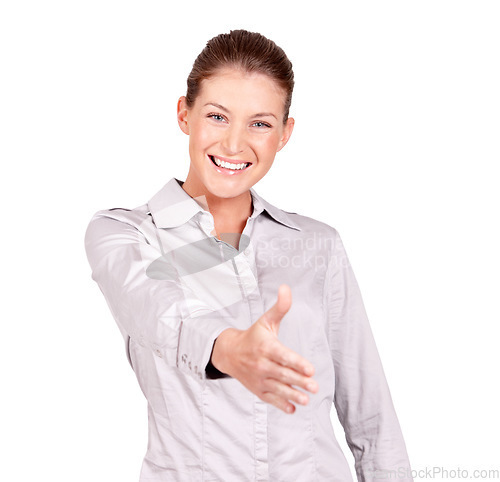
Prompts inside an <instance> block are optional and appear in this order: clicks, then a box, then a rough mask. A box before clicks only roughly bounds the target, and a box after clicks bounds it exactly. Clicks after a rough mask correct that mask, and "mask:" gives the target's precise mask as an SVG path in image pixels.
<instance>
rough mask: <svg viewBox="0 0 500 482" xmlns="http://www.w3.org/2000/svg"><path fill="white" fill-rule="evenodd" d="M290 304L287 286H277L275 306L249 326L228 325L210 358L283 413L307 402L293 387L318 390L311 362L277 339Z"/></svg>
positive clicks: (314, 391)
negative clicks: (246, 327)
mask: <svg viewBox="0 0 500 482" xmlns="http://www.w3.org/2000/svg"><path fill="white" fill-rule="evenodd" d="M291 306H292V293H291V291H290V287H289V286H288V285H281V286H280V287H279V290H278V300H277V301H276V303H275V305H274V306H272V307H271V308H270V309H269V310H268V311H266V313H264V314H263V315H262V316H261V317H260V318H259V319H258V320H257V321H256V322H255V323H254V324H253V325H252V326H251V327H250V328H248V329H247V330H237V329H236V328H228V329H227V330H224V331H223V332H222V333H221V334H220V335H219V336H218V338H217V340H216V341H215V344H214V349H213V352H212V359H211V361H212V364H213V365H214V366H215V368H217V369H218V370H219V371H221V372H223V373H226V374H227V375H229V376H231V377H233V378H236V380H239V381H240V382H241V383H242V384H243V385H244V386H245V387H246V388H248V390H250V391H251V392H252V393H254V394H255V395H257V396H258V397H259V398H260V399H261V400H264V401H265V402H267V403H270V404H271V405H274V406H275V407H277V408H279V409H281V410H283V411H284V412H286V413H293V412H294V411H295V405H293V403H291V402H295V403H299V404H301V405H306V404H307V403H308V401H309V397H308V396H307V394H305V393H304V392H303V391H301V390H298V389H297V388H296V387H299V388H302V389H303V390H307V391H309V392H311V393H316V392H317V391H318V384H317V383H316V381H315V380H313V379H312V375H313V374H314V367H313V366H312V364H311V363H310V362H309V361H307V360H306V359H305V358H303V357H301V356H300V355H299V354H297V353H295V352H294V351H293V350H290V349H289V348H287V347H286V346H284V345H283V344H282V343H280V341H279V340H278V330H279V326H280V322H281V320H282V318H283V317H284V316H285V314H286V313H287V311H288V310H289V309H290V307H291Z"/></svg>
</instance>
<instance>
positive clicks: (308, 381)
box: [269, 342, 318, 393]
mask: <svg viewBox="0 0 500 482" xmlns="http://www.w3.org/2000/svg"><path fill="white" fill-rule="evenodd" d="M269 359H270V361H272V362H273V364H272V365H271V366H272V369H273V371H272V372H271V373H270V376H271V377H272V378H275V379H277V380H279V381H281V382H283V383H286V384H288V385H297V386H299V387H301V388H303V389H304V390H307V391H309V392H313V393H316V391H317V385H318V384H317V383H316V382H315V381H314V380H313V379H312V378H311V376H312V375H313V374H314V366H313V365H312V364H311V363H310V362H309V361H308V360H306V359H305V358H303V357H302V356H300V355H299V354H298V353H296V352H294V351H293V350H290V348H287V347H286V346H284V345H282V344H281V343H279V342H277V343H276V344H275V346H274V347H273V349H272V350H271V351H270V353H269Z"/></svg>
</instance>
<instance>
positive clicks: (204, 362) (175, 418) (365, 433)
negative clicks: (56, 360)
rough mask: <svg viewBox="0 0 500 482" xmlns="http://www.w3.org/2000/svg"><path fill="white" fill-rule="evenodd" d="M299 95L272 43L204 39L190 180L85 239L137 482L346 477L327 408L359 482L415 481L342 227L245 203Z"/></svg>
mask: <svg viewBox="0 0 500 482" xmlns="http://www.w3.org/2000/svg"><path fill="white" fill-rule="evenodd" d="M293 84H294V80H293V71H292V65H291V63H290V61H289V60H288V58H287V57H286V55H285V53H284V52H283V50H281V49H280V48H279V47H278V46H276V45H275V44H274V42H272V41H270V40H268V39H267V38H265V37H263V36H262V35H260V34H257V33H250V32H247V31H244V30H236V31H232V32H231V33H230V34H222V35H219V36H217V37H215V38H213V39H212V40H210V41H209V42H208V43H207V46H206V47H205V49H204V50H203V51H202V52H201V54H200V55H199V56H198V58H197V59H196V61H195V63H194V66H193V69H192V71H191V73H190V75H189V78H188V89H187V94H186V96H183V97H181V98H180V99H179V102H178V108H177V117H178V122H179V126H180V128H181V130H182V131H183V132H184V133H186V134H187V135H189V155H190V160H191V163H190V167H189V172H188V175H187V178H186V181H185V182H181V181H179V180H177V179H175V178H173V179H171V180H170V181H169V182H168V183H167V184H166V185H165V186H164V187H163V188H162V189H161V190H160V191H159V192H158V193H157V194H156V195H155V196H153V198H152V199H151V200H150V201H149V202H148V203H146V204H144V205H143V206H139V207H138V208H135V209H132V210H129V209H112V210H104V211H99V212H98V213H96V214H95V215H94V217H93V219H92V220H91V222H90V224H89V227H88V229H87V233H86V240H85V241H86V249H87V255H88V258H89V262H90V265H91V267H92V276H93V279H94V280H95V281H96V282H97V283H98V284H99V287H100V288H101V290H102V292H103V294H104V296H105V297H106V300H107V302H108V304H109V306H110V309H111V311H112V313H113V316H114V318H115V319H116V321H117V323H118V326H119V328H120V330H121V332H122V334H123V336H124V338H125V341H126V346H127V353H128V357H129V362H130V363H131V365H132V368H133V369H134V371H135V373H136V375H137V379H138V381H139V384H140V386H141V389H142V390H143V392H144V394H145V396H146V398H147V400H148V415H149V444H148V451H147V454H146V456H145V458H144V463H143V467H142V471H141V479H140V480H141V481H153V480H155V481H166V480H175V481H205V480H218V481H247V480H248V481H250V480H258V481H265V480H269V481H287V482H289V481H316V480H319V481H323V480H328V481H338V482H346V481H349V480H352V478H351V475H350V471H349V467H348V464H347V462H346V459H345V457H344V455H343V453H342V451H341V449H340V447H339V445H338V444H337V441H336V439H335V436H334V434H333V430H332V427H331V422H330V408H331V405H332V403H334V404H335V407H336V409H337V413H338V415H339V418H340V421H341V423H342V425H343V427H344V429H345V432H346V437H347V441H348V444H349V446H350V448H351V450H352V452H353V455H354V457H355V460H356V472H357V476H358V480H360V481H361V480H362V481H368V480H374V479H376V478H380V477H387V474H384V473H385V471H391V472H392V476H393V477H394V474H396V475H397V477H398V479H397V480H404V481H409V480H412V479H411V476H410V474H409V463H408V457H407V454H406V449H405V444H404V441H403V437H402V434H401V431H400V427H399V423H398V420H397V417H396V415H395V412H394V408H393V405H392V401H391V397H390V393H389V390H388V387H387V383H386V380H385V377H384V373H383V369H382V366H381V364H380V360H379V357H378V354H377V350H376V347H375V343H374V341H373V337H372V334H371V331H370V327H369V324H368V320H367V318H366V314H365V311H364V308H363V303H362V300H361V296H360V293H359V290H358V287H357V284H356V281H355V278H354V275H353V273H352V270H351V268H350V265H349V262H348V260H347V256H346V254H345V251H344V248H343V246H342V242H341V240H340V237H339V235H338V233H337V231H336V230H335V229H334V228H332V227H330V226H327V225H325V224H323V223H320V222H319V221H315V220H313V219H311V218H308V217H305V216H301V215H298V214H295V213H287V212H285V211H282V210H280V209H278V208H276V207H274V206H272V205H271V204H269V203H267V202H266V201H265V200H264V199H263V198H262V197H260V196H259V195H258V194H257V193H256V192H255V191H254V189H253V186H254V185H255V184H256V183H257V182H258V181H259V180H260V179H262V177H263V176H264V175H265V174H266V173H267V172H268V170H269V169H270V167H271V165H272V163H273V161H274V158H275V155H276V153H277V152H278V151H279V150H280V149H282V148H283V147H284V146H285V144H286V143H287V141H288V139H289V138H290V135H291V134H292V131H293V125H294V120H293V119H292V118H290V117H289V116H288V115H289V108H290V103H291V98H292V91H293ZM292 294H293V301H292ZM278 331H279V334H278Z"/></svg>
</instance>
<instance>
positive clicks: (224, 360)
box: [210, 328, 241, 375]
mask: <svg viewBox="0 0 500 482" xmlns="http://www.w3.org/2000/svg"><path fill="white" fill-rule="evenodd" d="M240 333H241V330H237V329H236V328H228V329H227V330H224V331H223V332H222V333H221V334H220V335H219V336H218V337H217V338H216V340H215V342H214V348H213V350H212V356H211V358H210V361H211V362H212V365H213V366H214V367H215V368H217V370H219V371H220V372H222V373H226V374H228V375H230V371H231V368H230V363H231V359H232V357H231V348H232V347H233V346H235V345H236V344H237V343H236V339H237V337H238V335H239V334H240Z"/></svg>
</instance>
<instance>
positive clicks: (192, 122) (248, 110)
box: [177, 69, 294, 198]
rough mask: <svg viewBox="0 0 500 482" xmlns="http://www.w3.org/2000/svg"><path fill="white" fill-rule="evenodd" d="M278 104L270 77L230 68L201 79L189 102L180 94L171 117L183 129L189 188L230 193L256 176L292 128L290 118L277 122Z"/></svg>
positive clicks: (280, 113) (279, 118) (195, 191)
mask: <svg viewBox="0 0 500 482" xmlns="http://www.w3.org/2000/svg"><path fill="white" fill-rule="evenodd" d="M284 104H285V93H284V92H283V90H282V89H281V88H280V87H279V86H278V84H277V83H276V82H275V81H274V80H272V79H271V78H270V77H268V76H267V75H264V74H260V73H251V74H250V73H246V72H242V71H240V70H236V69H226V70H221V71H220V72H219V73H218V74H216V75H214V76H212V77H210V78H208V79H205V80H203V81H202V83H201V89H200V92H199V94H198V97H197V98H196V100H195V102H194V104H193V106H192V107H191V108H188V107H187V105H186V100H185V97H181V98H180V99H179V102H178V107H177V117H178V121H179V125H180V127H181V129H182V131H183V132H184V133H186V134H188V135H189V155H190V158H191V165H190V168H189V174H188V177H187V179H186V183H185V184H186V187H187V186H189V189H190V190H191V191H193V192H189V190H188V192H189V194H191V195H193V194H195V195H200V194H202V193H207V191H208V192H209V193H211V194H212V195H214V196H217V197H221V198H232V197H236V196H239V195H241V194H243V193H245V192H247V191H248V190H249V189H250V188H251V187H252V186H253V185H254V184H255V183H257V182H258V181H259V180H260V179H262V177H264V175H265V174H266V173H267V171H269V169H270V167H271V165H272V163H273V161H274V157H275V156H276V153H277V152H278V151H279V150H280V149H281V148H282V147H283V146H284V145H285V144H286V143H287V141H288V139H289V137H290V135H291V133H292V130H293V124H294V120H293V119H292V118H289V119H288V120H287V123H286V124H283V115H284Z"/></svg>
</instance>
